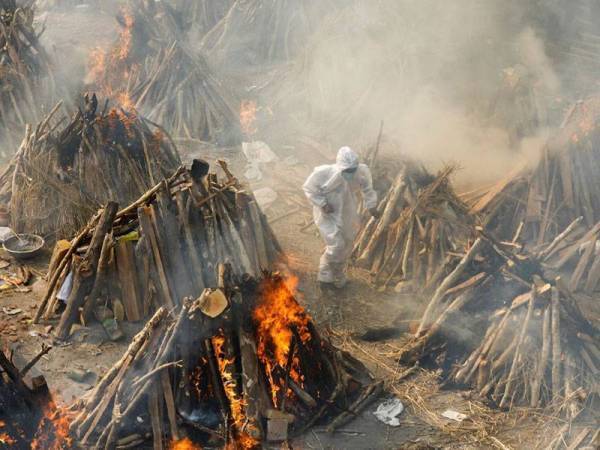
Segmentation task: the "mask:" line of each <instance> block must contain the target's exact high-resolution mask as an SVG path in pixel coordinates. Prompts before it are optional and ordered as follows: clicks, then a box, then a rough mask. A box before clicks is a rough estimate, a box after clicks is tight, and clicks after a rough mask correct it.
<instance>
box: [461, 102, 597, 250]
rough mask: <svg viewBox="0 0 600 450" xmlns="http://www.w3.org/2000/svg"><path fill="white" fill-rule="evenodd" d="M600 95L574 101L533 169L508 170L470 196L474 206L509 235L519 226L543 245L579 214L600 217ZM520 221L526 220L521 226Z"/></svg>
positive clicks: (592, 221)
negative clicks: (480, 191)
mask: <svg viewBox="0 0 600 450" xmlns="http://www.w3.org/2000/svg"><path fill="white" fill-rule="evenodd" d="M599 121H600V97H591V98H589V99H587V100H585V101H579V102H577V103H575V104H574V105H573V106H572V107H571V108H570V109H569V111H568V112H567V114H566V116H565V118H564V120H563V123H562V125H561V127H560V129H559V130H558V131H557V132H556V134H555V135H554V136H553V137H552V138H551V139H549V140H548V142H547V144H546V147H545V149H544V152H543V154H542V157H541V159H540V161H539V163H538V164H537V166H536V167H535V168H534V170H530V169H524V170H521V171H519V172H518V173H516V174H511V175H509V176H508V177H507V178H506V179H504V180H502V181H500V182H499V183H498V184H496V185H495V186H494V187H492V188H491V189H489V190H487V191H484V192H482V193H481V194H480V195H479V196H473V197H472V198H471V202H472V205H473V206H472V211H473V212H474V213H477V214H484V215H485V216H486V223H487V224H488V225H487V228H488V229H489V230H490V231H491V232H493V233H494V234H495V235H496V236H498V237H500V238H502V239H507V238H510V236H511V233H514V231H515V230H516V229H517V228H518V227H519V226H522V227H524V229H523V231H522V235H523V238H524V239H526V240H527V241H528V242H529V243H530V244H532V245H538V246H541V245H544V244H547V243H548V242H549V241H551V240H552V239H554V238H555V237H556V235H557V234H558V233H559V232H560V231H562V230H564V229H565V227H566V226H567V225H568V224H569V223H571V222H572V221H573V220H574V219H576V218H578V217H583V221H584V223H585V225H586V226H587V227H592V226H593V225H594V224H595V223H596V222H597V221H598V220H600V183H598V174H600V127H599ZM521 223H522V224H523V225H521Z"/></svg>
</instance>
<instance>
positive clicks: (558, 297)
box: [399, 225, 600, 418]
mask: <svg viewBox="0 0 600 450" xmlns="http://www.w3.org/2000/svg"><path fill="white" fill-rule="evenodd" d="M571 228H574V227H571ZM599 230H600V225H596V226H595V227H593V228H592V229H591V230H589V231H587V232H586V233H584V234H583V236H581V237H580V238H579V239H576V240H574V242H571V243H570V244H569V245H564V244H562V243H559V242H555V243H553V244H550V245H549V246H548V247H545V248H544V249H543V250H541V251H540V253H537V254H531V253H529V252H528V251H527V250H525V249H524V246H523V245H522V244H520V243H519V241H518V237H515V239H514V240H513V241H511V242H500V241H497V240H495V239H494V238H493V237H491V236H490V235H488V234H487V233H486V232H484V231H483V229H482V228H479V229H478V231H479V237H478V238H477V239H476V240H475V241H474V242H473V243H472V244H471V245H470V246H468V247H467V248H466V249H465V252H464V255H463V257H462V259H461V261H460V263H459V264H458V265H457V266H456V267H455V268H454V270H453V271H452V272H450V274H449V275H448V276H447V277H446V278H444V279H443V280H441V282H440V283H439V284H438V286H437V289H436V290H435V292H434V293H433V295H432V297H431V299H430V301H429V304H428V305H427V308H426V309H425V312H424V314H423V316H422V318H421V321H420V324H419V327H418V330H417V332H416V333H415V335H414V337H413V338H412V340H411V341H410V343H409V344H408V345H407V346H405V347H404V348H403V350H402V351H401V352H400V355H399V359H400V360H401V361H403V362H405V363H414V362H416V361H420V362H421V363H422V364H425V365H426V364H434V365H436V366H441V367H442V368H444V377H445V378H446V380H447V381H448V382H449V383H455V384H457V385H469V386H471V387H472V388H474V389H475V390H476V391H477V392H479V394H480V395H481V396H482V397H487V398H488V399H490V400H491V401H493V402H494V403H495V404H496V405H497V406H499V407H501V408H511V407H512V406H516V405H518V406H523V405H525V406H531V407H540V406H545V405H553V406H555V407H558V408H559V409H560V410H561V411H562V412H566V413H567V414H568V415H569V416H570V417H571V418H573V417H575V416H576V415H577V414H578V413H579V412H580V411H581V410H582V409H583V408H584V406H585V405H587V404H589V402H592V401H594V400H593V399H594V398H596V399H597V397H598V394H599V392H598V384H597V376H598V370H599V368H600V348H599V347H598V335H599V334H598V333H599V331H600V327H599V325H600V321H599V319H600V317H599V316H598V314H597V312H596V313H594V312H593V310H589V309H586V308H584V306H585V301H584V299H583V298H582V295H581V294H578V293H577V292H576V291H577V290H580V289H581V288H582V287H584V288H585V289H586V290H587V291H588V292H589V293H592V294H593V295H594V296H595V298H596V299H597V298H598V297H599V296H600V286H599V285H598V277H599V276H600V275H599V274H598V263H596V264H595V265H594V262H593V261H595V259H597V257H598V256H597V255H598V253H599V252H598V249H597V247H596V242H597V240H598V232H599ZM565 231H567V230H565ZM567 234H568V233H567ZM564 239H566V238H563V239H562V241H563V242H564ZM590 255H591V256H590ZM559 269H560V270H559ZM592 303H593V302H592Z"/></svg>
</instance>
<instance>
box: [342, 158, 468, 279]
mask: <svg viewBox="0 0 600 450" xmlns="http://www.w3.org/2000/svg"><path fill="white" fill-rule="evenodd" d="M451 173H452V169H451V168H447V169H444V170H442V171H441V172H440V173H439V174H438V175H437V176H436V177H432V176H431V175H429V174H427V173H426V172H425V171H424V170H423V169H420V168H419V167H413V165H412V164H407V165H405V166H404V167H403V168H402V169H401V170H400V171H399V173H398V175H397V176H396V178H395V179H394V181H393V182H392V183H391V186H390V187H389V188H387V189H385V194H384V197H383V199H382V200H381V202H380V204H379V206H378V211H379V213H380V217H379V218H377V219H376V218H369V219H368V220H367V221H365V222H364V223H363V226H362V229H361V231H360V232H359V234H358V237H357V240H356V243H355V246H354V250H353V258H354V261H355V264H356V265H357V266H359V267H363V268H366V269H368V270H369V272H370V273H371V276H372V280H373V282H374V283H377V284H379V285H382V286H384V287H385V286H387V285H389V284H390V282H392V281H395V283H398V282H400V283H402V284H399V285H398V286H401V285H402V286H407V285H409V284H410V286H412V287H413V288H414V289H424V288H425V287H427V286H435V284H436V283H438V282H439V280H440V278H441V277H443V276H444V275H445V274H446V272H447V271H448V270H449V269H451V267H452V266H453V265H455V264H456V262H457V260H458V258H457V257H456V255H457V251H460V249H461V248H462V246H463V245H464V244H465V243H466V242H467V241H468V239H469V237H471V236H472V231H473V223H474V221H473V218H472V217H471V216H470V215H469V212H468V210H467V207H466V205H464V204H463V202H462V201H461V200H460V199H459V198H458V197H457V196H456V194H455V193H454V191H453V189H452V187H451V185H450V179H449V177H450V175H451Z"/></svg>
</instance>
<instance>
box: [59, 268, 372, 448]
mask: <svg viewBox="0 0 600 450" xmlns="http://www.w3.org/2000/svg"><path fill="white" fill-rule="evenodd" d="M218 272H219V277H218V283H217V285H218V288H217V289H206V290H205V291H204V292H203V293H202V295H201V296H200V297H199V298H197V299H196V300H194V299H193V298H187V299H186V300H185V301H184V302H183V304H182V305H181V306H180V307H179V308H178V309H177V310H176V311H174V312H173V313H169V312H168V310H167V309H166V308H160V309H159V310H158V311H157V312H156V313H155V315H154V316H153V317H152V318H151V319H150V321H149V322H148V323H147V325H146V326H145V327H144V329H143V330H142V331H141V332H140V333H139V334H138V335H137V336H136V337H135V338H134V339H133V341H132V343H131V345H130V347H129V349H128V350H127V352H126V353H125V354H124V355H123V357H122V358H121V359H120V360H119V361H118V362H117V363H116V364H115V365H114V366H113V367H112V368H111V369H110V370H109V371H108V372H107V374H106V375H105V376H104V377H103V378H102V379H101V380H100V382H99V383H98V385H97V386H96V387H95V389H94V390H93V391H91V392H90V394H89V395H87V396H86V397H85V398H84V399H83V400H82V402H81V403H80V405H79V410H80V411H79V413H78V415H77V417H76V418H75V420H74V421H73V422H72V423H71V433H72V436H73V438H74V439H75V440H77V441H78V442H79V444H81V445H89V446H94V447H95V448H114V446H115V445H121V446H122V445H126V444H130V445H150V444H149V442H151V441H152V442H153V443H154V448H167V446H168V445H169V444H171V445H173V444H175V443H182V444H183V443H185V444H187V445H189V447H186V448H201V447H200V446H204V445H207V446H211V447H212V446H215V447H216V446H219V447H224V448H240V449H251V448H261V447H262V445H261V444H262V442H263V441H267V440H269V441H285V440H286V439H287V438H288V429H289V434H290V435H292V434H296V433H299V432H302V431H303V430H306V429H307V428H309V427H311V426H313V425H314V424H316V423H321V422H324V421H326V422H328V423H329V425H328V427H329V429H331V430H332V429H335V428H336V427H338V426H341V425H343V424H345V423H347V422H348V421H350V420H351V419H352V418H353V417H355V414H357V413H358V412H359V411H360V410H361V409H362V408H364V407H365V405H367V404H368V403H369V402H370V401H372V400H373V399H374V398H376V397H377V396H378V395H379V393H380V392H381V388H382V385H381V383H372V381H371V379H370V377H369V375H368V373H367V371H366V369H365V368H364V367H363V366H362V365H361V364H360V363H359V362H358V361H356V360H354V359H353V358H351V357H350V356H349V355H347V354H344V353H342V352H340V351H339V350H336V349H335V348H334V347H332V346H331V344H329V343H328V341H326V340H324V339H321V337H320V336H319V333H318V332H317V330H316V329H315V327H314V325H313V323H312V322H311V320H310V317H309V316H308V315H307V314H306V312H305V311H304V310H303V308H302V307H301V306H300V305H299V304H298V302H297V301H296V299H295V298H294V294H293V290H292V289H293V288H292V287H290V286H288V285H287V284H286V280H284V279H282V278H281V277H280V276H278V275H276V274H275V275H273V274H269V273H264V274H262V275H261V277H260V278H258V279H254V278H250V277H244V278H243V280H242V281H240V280H236V279H235V277H232V276H231V272H230V271H229V270H227V266H220V267H219V270H218ZM340 412H341V413H340Z"/></svg>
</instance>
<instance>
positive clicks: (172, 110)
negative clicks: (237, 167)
mask: <svg viewBox="0 0 600 450" xmlns="http://www.w3.org/2000/svg"><path fill="white" fill-rule="evenodd" d="M117 19H118V22H119V24H120V25H121V32H120V34H119V37H118V39H117V40H116V41H115V43H114V44H113V45H112V47H111V48H110V49H108V50H104V49H97V50H96V51H95V52H94V53H93V54H92V58H91V61H90V72H89V75H88V82H89V84H90V86H91V87H93V88H94V89H97V90H99V91H100V92H103V93H104V94H105V95H108V96H111V97H114V98H116V99H118V101H119V102H120V103H121V105H122V106H123V107H125V108H133V109H134V110H136V111H139V112H140V113H141V114H143V115H144V116H146V117H148V119H150V120H153V121H155V122H157V123H160V124H161V125H163V126H164V127H165V129H166V130H167V131H168V132H169V133H171V134H172V135H173V136H174V137H175V138H181V139H194V140H201V141H206V142H213V143H218V144H220V145H235V144H239V143H240V142H241V131H240V124H239V118H238V104H239V102H238V101H237V100H236V99H235V95H234V94H233V90H232V89H231V88H230V87H229V86H227V85H226V84H225V83H224V82H223V81H222V80H221V79H220V78H219V77H217V76H216V75H215V74H214V72H213V70H212V69H211V68H210V67H209V65H208V63H207V61H206V59H205V58H204V57H203V56H202V55H201V54H198V53H195V52H193V51H192V50H191V49H190V48H189V47H188V46H187V45H186V44H185V41H184V39H183V38H182V37H181V36H180V33H181V30H180V25H178V24H177V21H176V16H173V13H172V11H171V9H170V8H169V7H168V6H166V5H163V4H162V3H154V2H138V3H135V9H134V8H133V7H132V8H131V9H129V8H126V9H123V10H122V12H121V14H120V15H119V16H118V18H117ZM149 32H153V34H151V35H148V33H149Z"/></svg>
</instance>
